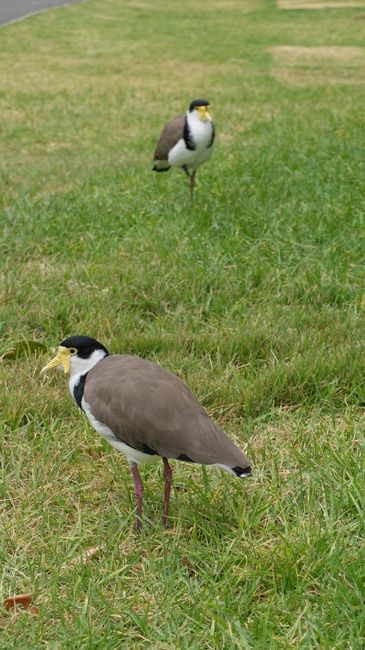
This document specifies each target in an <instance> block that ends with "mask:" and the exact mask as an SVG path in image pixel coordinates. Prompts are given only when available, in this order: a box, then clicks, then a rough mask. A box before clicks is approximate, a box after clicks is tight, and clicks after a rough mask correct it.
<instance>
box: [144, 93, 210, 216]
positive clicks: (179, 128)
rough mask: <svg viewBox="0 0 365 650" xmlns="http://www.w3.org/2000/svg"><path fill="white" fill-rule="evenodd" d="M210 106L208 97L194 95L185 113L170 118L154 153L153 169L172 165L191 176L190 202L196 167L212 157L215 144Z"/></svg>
mask: <svg viewBox="0 0 365 650" xmlns="http://www.w3.org/2000/svg"><path fill="white" fill-rule="evenodd" d="M208 106H209V102H207V101H206V100H205V99H195V100H194V101H193V102H191V104H190V106H189V109H188V110H187V112H186V113H185V114H184V115H178V116H177V117H174V119H173V120H171V122H168V123H167V124H166V126H165V127H164V128H163V130H162V133H161V135H160V139H159V141H158V143H157V146H156V149H155V153H154V156H153V162H154V167H153V171H155V172H167V171H168V170H169V169H170V167H171V166H173V167H179V168H181V169H182V170H183V171H184V172H185V174H186V175H187V176H189V178H190V202H191V205H192V204H193V199H194V187H195V175H196V170H197V169H198V167H199V166H200V165H202V164H203V163H204V162H206V161H207V160H209V158H210V156H211V155H212V153H213V148H214V137H215V131H214V125H213V121H212V118H211V115H210V113H209V111H208Z"/></svg>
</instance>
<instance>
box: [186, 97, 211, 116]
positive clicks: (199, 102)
mask: <svg viewBox="0 0 365 650" xmlns="http://www.w3.org/2000/svg"><path fill="white" fill-rule="evenodd" d="M197 106H209V102H207V100H206V99H194V101H193V102H191V104H190V106H189V111H190V113H191V111H193V110H194V108H196V107H197Z"/></svg>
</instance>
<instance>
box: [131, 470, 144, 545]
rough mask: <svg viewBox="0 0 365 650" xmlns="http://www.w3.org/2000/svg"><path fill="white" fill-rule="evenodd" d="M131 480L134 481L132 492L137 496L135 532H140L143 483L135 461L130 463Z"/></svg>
mask: <svg viewBox="0 0 365 650" xmlns="http://www.w3.org/2000/svg"><path fill="white" fill-rule="evenodd" d="M131 469H132V475H133V481H134V492H135V495H136V497H137V518H136V529H137V533H140V532H141V528H142V497H143V483H142V481H141V477H140V475H139V471H138V465H137V463H131Z"/></svg>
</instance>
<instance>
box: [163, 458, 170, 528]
mask: <svg viewBox="0 0 365 650" xmlns="http://www.w3.org/2000/svg"><path fill="white" fill-rule="evenodd" d="M162 460H163V477H164V480H165V493H164V501H163V515H162V523H163V525H164V526H165V528H166V527H167V517H168V514H169V501H170V492H171V479H172V471H171V467H170V465H169V461H168V460H167V458H163V459H162Z"/></svg>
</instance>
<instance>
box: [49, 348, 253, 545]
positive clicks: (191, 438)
mask: <svg viewBox="0 0 365 650" xmlns="http://www.w3.org/2000/svg"><path fill="white" fill-rule="evenodd" d="M60 365H62V366H63V369H64V372H65V374H69V388H70V391H71V395H72V396H73V398H74V399H75V401H76V403H77V404H78V406H79V407H80V408H81V409H82V410H83V411H84V413H85V415H86V417H87V418H88V420H89V422H90V423H91V424H92V426H93V427H94V429H95V430H96V431H97V432H98V433H100V434H101V435H102V436H103V437H104V438H105V439H106V440H107V441H108V442H109V443H110V444H111V445H112V446H113V447H115V448H116V449H118V450H119V451H121V452H123V453H124V454H125V455H126V456H127V459H128V461H129V463H130V465H131V468H132V475H133V480H134V487H135V494H136V498H137V520H136V527H137V530H138V532H139V531H140V530H141V516H142V495H143V483H142V481H141V477H140V475H139V472H138V464H139V463H150V462H152V461H154V460H157V459H158V458H162V460H163V465H164V482H165V493H164V508H163V517H162V522H163V524H164V525H165V526H166V524H167V516H168V507H169V499H170V489H171V478H172V471H171V468H170V465H169V462H168V459H169V458H173V459H175V460H182V461H186V462H190V463H201V464H203V465H218V466H219V467H222V468H223V469H225V470H226V471H227V472H230V473H231V474H233V475H234V476H238V477H239V478H244V477H246V476H249V475H250V474H251V468H250V462H249V460H248V459H247V458H246V456H245V455H244V454H243V453H242V451H241V450H240V449H239V448H238V447H237V446H236V445H235V443H234V442H233V441H232V440H231V439H230V438H228V436H227V435H226V434H225V433H224V431H222V429H220V428H219V427H218V426H217V425H216V424H215V422H213V420H212V419H211V418H210V417H209V415H208V414H207V413H206V411H205V410H204V409H203V407H202V406H201V405H200V404H199V402H198V400H197V399H196V398H195V397H194V395H193V394H192V393H191V392H190V390H189V389H188V388H187V387H186V386H185V384H184V383H183V382H182V381H181V380H180V379H179V378H178V377H176V375H173V374H172V373H170V372H168V371H167V370H165V369H164V368H161V367H160V366H159V365H157V364H156V363H152V362H151V361H146V360H145V359H141V358H139V357H135V356H130V355H126V354H113V355H109V353H108V351H107V349H106V348H105V347H104V346H103V345H102V344H101V343H99V342H98V341H96V340H95V339H92V338H90V337H88V336H70V337H69V338H67V339H65V340H64V341H62V343H61V345H60V346H59V348H58V353H57V356H56V357H55V358H54V359H52V361H50V362H49V363H48V364H47V365H46V366H45V367H44V368H43V369H42V370H41V372H45V371H46V370H48V369H49V368H54V367H56V366H60Z"/></svg>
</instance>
